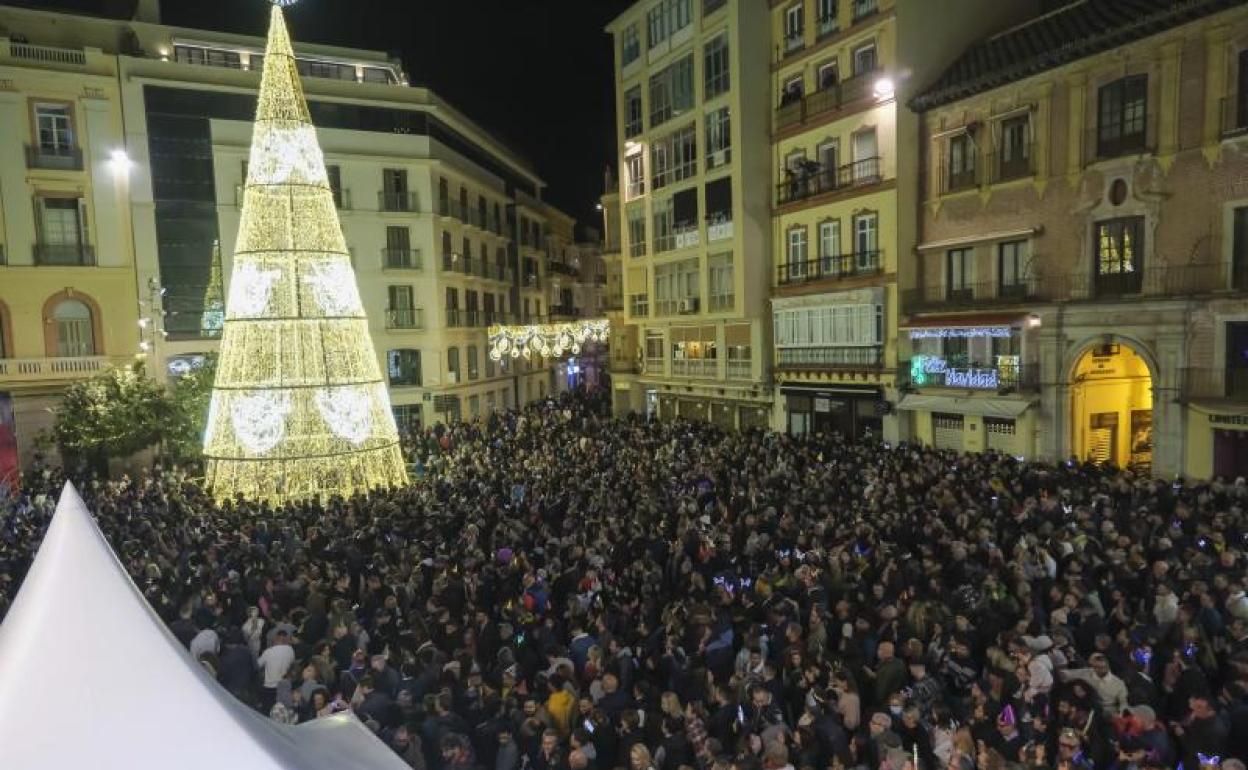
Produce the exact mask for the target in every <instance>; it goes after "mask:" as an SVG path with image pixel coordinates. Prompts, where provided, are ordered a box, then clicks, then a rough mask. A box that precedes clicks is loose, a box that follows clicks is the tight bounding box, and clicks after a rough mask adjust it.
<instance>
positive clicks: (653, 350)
mask: <svg viewBox="0 0 1248 770" xmlns="http://www.w3.org/2000/svg"><path fill="white" fill-rule="evenodd" d="M646 368H647V369H649V370H651V371H662V370H663V332H659V331H649V330H647V331H646Z"/></svg>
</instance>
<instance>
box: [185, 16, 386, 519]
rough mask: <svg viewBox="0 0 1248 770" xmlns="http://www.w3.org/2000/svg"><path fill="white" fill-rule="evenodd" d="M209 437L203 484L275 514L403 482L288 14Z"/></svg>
mask: <svg viewBox="0 0 1248 770" xmlns="http://www.w3.org/2000/svg"><path fill="white" fill-rule="evenodd" d="M290 4H291V2H290V1H289V0H281V1H279V2H275V3H274V5H273V7H272V9H271V22H270V28H269V40H268V47H267V49H266V51H265V56H264V74H263V76H262V78H261V84H260V97H259V102H258V105H257V109H256V124H255V132H254V135H253V137H252V145H251V155H250V160H249V162H248V175H247V183H246V187H245V189H244V193H243V208H242V214H241V220H240V224H239V234H238V242H237V246H236V248H235V250H234V265H233V272H232V275H231V280H230V284H229V291H228V300H227V302H226V307H225V321H224V324H223V327H222V341H221V352H220V359H219V362H218V365H217V373H216V381H215V383H214V387H213V393H212V402H211V406H210V407H209V415H208V426H207V429H206V430H205V433H204V455H205V457H206V458H207V468H206V482H207V486H208V488H209V489H210V490H211V492H212V494H213V495H214V496H215V497H216V498H218V499H225V498H232V497H234V496H235V495H236V494H239V493H242V494H243V495H245V496H246V497H247V498H249V499H260V500H265V501H269V502H272V503H277V504H280V503H282V502H284V501H287V500H298V499H303V498H307V497H311V496H313V495H320V496H321V497H322V498H326V497H328V496H330V495H335V494H338V495H343V496H349V495H352V494H354V493H356V492H364V491H367V490H369V489H372V488H375V487H378V486H390V485H401V484H405V483H407V471H406V468H405V466H404V464H403V459H402V456H401V453H400V451H399V442H398V431H397V429H396V427H395V423H394V416H393V414H392V413H391V411H390V401H389V396H388V394H387V392H386V386H385V383H384V382H383V380H382V377H381V369H380V366H379V364H378V361H377V356H376V353H375V350H374V347H373V343H372V340H371V338H370V336H369V331H368V320H367V317H366V316H365V313H364V307H363V303H362V302H361V301H360V294H359V289H358V287H357V284H356V280H355V272H354V270H353V269H352V267H351V261H350V256H349V255H348V252H347V247H346V243H345V241H344V239H343V236H342V228H341V226H340V224H339V222H338V213H337V210H336V208H335V206H334V200H333V193H332V191H331V190H330V186H329V179H328V175H327V173H326V170H325V161H324V157H323V156H322V154H321V149H320V145H319V144H318V142H317V138H316V130H315V128H314V127H313V126H312V122H311V119H310V117H309V115H308V109H307V104H306V102H305V101H304V97H303V90H302V88H301V86H300V83H299V75H298V71H297V69H296V64H295V58H294V54H293V52H292V50H291V45H290V39H289V37H288V35H287V32H286V26H285V22H284V19H283V17H282V11H281V6H284V5H290Z"/></svg>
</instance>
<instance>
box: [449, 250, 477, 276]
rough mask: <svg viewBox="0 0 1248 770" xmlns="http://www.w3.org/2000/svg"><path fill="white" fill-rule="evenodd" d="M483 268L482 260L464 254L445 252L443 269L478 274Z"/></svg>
mask: <svg viewBox="0 0 1248 770" xmlns="http://www.w3.org/2000/svg"><path fill="white" fill-rule="evenodd" d="M480 269H481V261H480V260H475V259H473V258H472V257H468V256H464V255H462V254H458V253H453V254H443V255H442V270H443V271H445V272H448V273H462V274H464V275H476V274H477V273H478V272H479V271H480Z"/></svg>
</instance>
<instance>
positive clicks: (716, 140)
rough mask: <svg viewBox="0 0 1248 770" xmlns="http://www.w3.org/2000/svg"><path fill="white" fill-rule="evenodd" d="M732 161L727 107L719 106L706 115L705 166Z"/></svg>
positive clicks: (712, 166) (730, 127) (730, 131)
mask: <svg viewBox="0 0 1248 770" xmlns="http://www.w3.org/2000/svg"><path fill="white" fill-rule="evenodd" d="M730 162H732V125H731V122H730V119H729V117H728V108H727V107H721V108H719V109H718V110H715V111H714V112H711V113H709V114H707V116H706V168H707V170H708V171H709V170H710V169H713V168H718V167H720V166H723V165H726V164H728V163H730Z"/></svg>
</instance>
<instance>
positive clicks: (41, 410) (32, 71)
mask: <svg viewBox="0 0 1248 770" xmlns="http://www.w3.org/2000/svg"><path fill="white" fill-rule="evenodd" d="M0 13H3V14H5V18H6V20H7V14H9V13H10V11H7V10H4V11H0ZM7 26H8V25H7V24H6V27H7ZM45 32H46V33H47V34H42V33H45ZM67 43H68V41H65V40H62V39H61V38H60V37H59V36H57V35H56V34H54V30H52V29H50V28H49V27H46V26H36V27H35V28H33V29H32V30H31V34H29V35H22V34H20V33H18V32H16V31H14V30H12V29H11V28H10V31H9V32H8V33H7V35H6V36H4V37H0V136H3V137H5V141H4V142H3V143H0V431H4V430H14V431H15V433H16V439H17V448H18V452H19V454H20V459H21V460H29V459H30V455H31V453H32V452H33V451H34V446H35V442H36V437H37V435H38V434H39V432H40V431H43V430H45V429H48V428H50V427H51V425H52V422H53V417H54V416H53V413H52V409H54V408H55V406H56V404H57V403H58V402H59V400H60V396H61V394H62V392H63V390H64V388H65V386H66V385H68V384H69V383H71V382H73V381H74V380H77V379H80V378H84V377H90V376H92V375H94V374H96V373H98V372H100V371H101V370H103V369H105V368H107V367H109V366H124V365H127V364H129V363H131V362H133V361H134V360H135V357H136V355H138V354H140V353H141V352H142V351H141V350H140V343H141V342H142V339H141V335H142V331H143V330H142V329H140V327H139V318H140V302H141V301H142V299H143V298H142V297H140V296H139V294H138V292H137V290H136V287H137V286H138V284H137V282H136V278H135V251H134V241H133V238H132V229H131V221H130V211H129V207H128V206H127V205H126V201H127V198H128V195H129V190H130V187H131V181H132V180H131V169H130V166H129V163H128V162H126V160H125V157H124V155H122V154H118V153H119V151H122V150H124V148H125V139H124V134H123V120H122V110H121V95H120V93H119V89H118V81H117V69H116V68H117V61H116V59H115V57H113V56H111V55H110V54H109V53H108V52H106V51H104V50H101V49H100V48H99V47H95V46H83V45H81V44H79V45H70V44H67ZM10 416H11V417H10ZM10 419H11V425H7V426H6V425H4V424H3V423H8V422H9V421H10ZM12 459H13V458H7V459H6V458H0V466H3V465H5V464H6V463H8V462H12Z"/></svg>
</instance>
